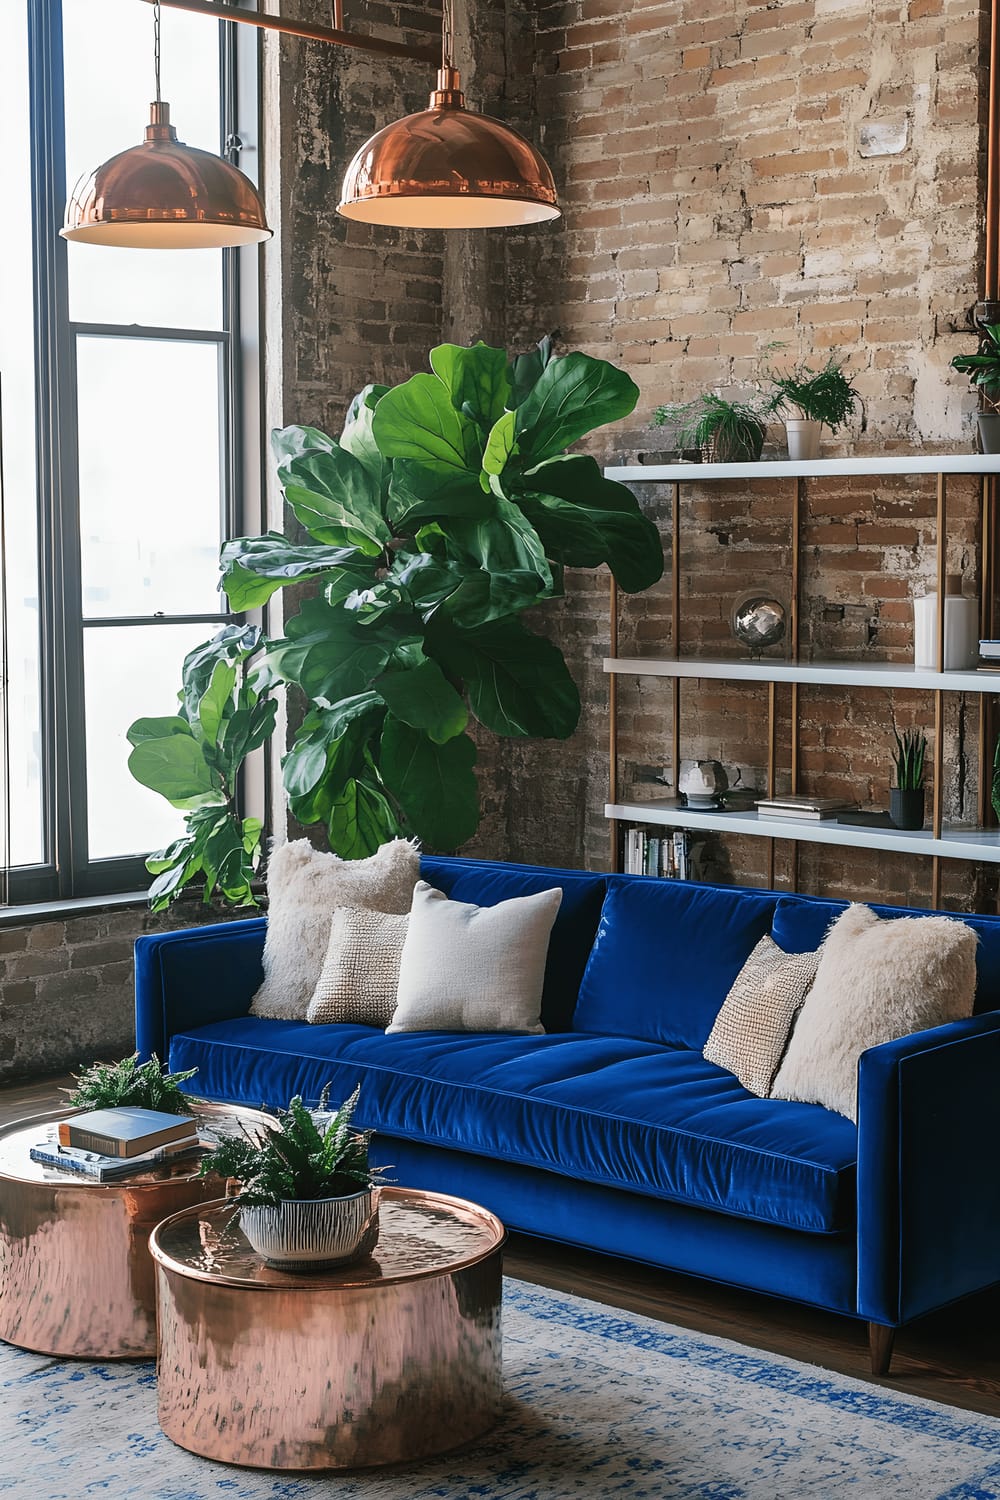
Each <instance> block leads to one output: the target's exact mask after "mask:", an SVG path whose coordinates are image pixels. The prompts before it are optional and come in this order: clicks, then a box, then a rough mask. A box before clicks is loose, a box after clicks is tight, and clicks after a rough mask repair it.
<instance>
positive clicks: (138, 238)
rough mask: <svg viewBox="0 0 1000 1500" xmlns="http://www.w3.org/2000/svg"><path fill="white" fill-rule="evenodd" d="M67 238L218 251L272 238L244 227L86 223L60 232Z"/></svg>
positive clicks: (148, 247) (135, 246)
mask: <svg viewBox="0 0 1000 1500" xmlns="http://www.w3.org/2000/svg"><path fill="white" fill-rule="evenodd" d="M60 233H61V234H62V236H63V238H64V239H67V240H76V241H77V242H78V243H80V244H84V245H111V246H121V247H123V248H125V249H128V250H215V249H219V248H221V247H223V246H226V245H234V246H235V245H255V244H258V243H259V242H260V241H261V240H266V239H270V237H271V231H270V230H269V229H255V228H252V227H251V226H249V225H243V224H205V223H200V224H185V223H183V222H182V223H176V222H172V223H166V224H134V223H127V222H126V223H119V224H84V225H81V226H80V228H78V229H63V230H60Z"/></svg>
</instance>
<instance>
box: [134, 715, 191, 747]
mask: <svg viewBox="0 0 1000 1500" xmlns="http://www.w3.org/2000/svg"><path fill="white" fill-rule="evenodd" d="M172 734H187V735H190V734H191V725H190V724H189V723H188V721H187V719H181V718H179V717H178V716H177V715H176V714H169V715H166V716H165V717H163V718H159V719H136V721H135V723H134V724H131V725H130V726H129V728H128V730H127V732H126V735H127V739H128V742H129V744H130V745H141V744H142V742H143V740H163V739H168V738H169V737H170V735H172Z"/></svg>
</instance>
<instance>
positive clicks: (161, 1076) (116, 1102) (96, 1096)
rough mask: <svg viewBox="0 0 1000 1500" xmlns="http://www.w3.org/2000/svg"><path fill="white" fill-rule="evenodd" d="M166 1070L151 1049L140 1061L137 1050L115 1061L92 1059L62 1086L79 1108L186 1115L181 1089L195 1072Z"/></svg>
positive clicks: (185, 1098) (187, 1105)
mask: <svg viewBox="0 0 1000 1500" xmlns="http://www.w3.org/2000/svg"><path fill="white" fill-rule="evenodd" d="M197 1071H198V1069H197V1068H189V1069H188V1071H187V1072H186V1073H168V1072H167V1071H166V1069H165V1068H164V1066H163V1064H162V1063H161V1062H160V1060H159V1058H158V1057H157V1055H156V1053H155V1052H154V1053H153V1054H152V1055H151V1056H150V1057H149V1058H148V1059H147V1061H146V1062H144V1063H140V1061H139V1054H138V1052H133V1053H132V1055H131V1056H130V1057H123V1058H121V1059H120V1061H118V1062H95V1063H91V1064H90V1066H89V1067H88V1068H84V1070H83V1072H82V1073H74V1074H73V1075H72V1076H73V1082H74V1083H75V1084H76V1087H75V1088H73V1089H65V1090H63V1092H64V1093H67V1094H69V1102H70V1104H75V1105H77V1106H78V1107H79V1108H81V1109H119V1108H121V1107H123V1106H126V1105H128V1106H131V1107H133V1108H136V1109H155V1110H159V1112H160V1113H161V1114H164V1115H188V1114H190V1113H191V1100H190V1098H189V1097H188V1095H187V1094H185V1093H184V1092H183V1090H182V1089H181V1084H182V1083H187V1081H188V1079H189V1078H193V1077H194V1075H195V1074H196V1073H197Z"/></svg>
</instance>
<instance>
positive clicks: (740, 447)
mask: <svg viewBox="0 0 1000 1500" xmlns="http://www.w3.org/2000/svg"><path fill="white" fill-rule="evenodd" d="M770 410H771V406H770V403H769V402H768V401H767V400H765V399H764V398H763V397H757V396H752V397H748V398H747V400H745V401H727V400H725V399H724V398H723V397H722V396H717V395H715V394H714V393H713V392H711V391H708V392H706V393H705V394H704V395H702V396H697V397H695V399H694V400H693V401H688V402H685V403H684V404H682V405H679V406H669V405H668V406H658V407H657V409H656V411H655V412H654V413H653V422H654V424H655V425H656V426H657V427H663V426H670V427H672V428H673V429H674V441H675V442H676V444H677V446H678V447H679V448H698V449H699V450H700V451H701V452H702V453H703V454H704V455H705V457H706V458H707V459H709V460H710V461H712V462H715V463H754V462H756V460H757V459H758V458H760V454H761V449H762V448H763V446H764V437H765V434H766V432H767V418H768V416H769V414H770Z"/></svg>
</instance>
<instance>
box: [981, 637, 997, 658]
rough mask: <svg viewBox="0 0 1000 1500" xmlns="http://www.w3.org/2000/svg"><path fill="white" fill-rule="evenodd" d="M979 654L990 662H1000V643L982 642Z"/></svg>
mask: <svg viewBox="0 0 1000 1500" xmlns="http://www.w3.org/2000/svg"><path fill="white" fill-rule="evenodd" d="M979 654H980V656H985V657H986V658H987V660H989V661H1000V641H980V642H979Z"/></svg>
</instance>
